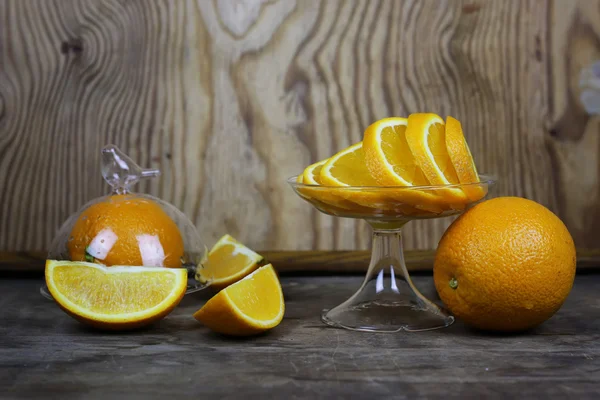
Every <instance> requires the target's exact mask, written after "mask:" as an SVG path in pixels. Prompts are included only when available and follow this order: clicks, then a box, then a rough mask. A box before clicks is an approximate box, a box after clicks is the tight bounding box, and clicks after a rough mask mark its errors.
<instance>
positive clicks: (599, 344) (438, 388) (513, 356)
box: [0, 274, 600, 399]
mask: <svg viewBox="0 0 600 400" xmlns="http://www.w3.org/2000/svg"><path fill="white" fill-rule="evenodd" d="M360 281H361V278H360V277H358V276H344V277H323V276H321V277H283V278H282V284H283V289H284V293H285V296H286V307H287V309H286V315H285V318H284V320H283V322H282V323H281V325H279V326H278V327H277V328H275V329H274V330H272V331H271V332H269V333H267V334H265V335H262V336H259V337H254V338H250V339H230V338H226V337H222V336H219V335H216V334H213V333H211V332H209V331H208V330H207V329H205V328H204V327H203V326H201V325H200V324H199V323H197V322H196V321H195V320H194V319H193V318H192V313H193V312H194V311H195V310H196V309H198V308H199V307H200V306H201V305H202V304H203V303H204V302H205V301H206V299H207V293H196V294H192V295H188V296H186V297H185V298H184V300H183V302H182V304H181V305H180V306H179V307H178V308H177V309H176V310H175V311H174V312H173V313H172V314H171V315H169V316H168V317H167V318H166V319H165V320H163V321H162V322H160V323H159V324H158V325H155V326H153V327H151V328H149V329H146V330H143V331H137V332H130V333H121V334H118V333H105V332H99V331H94V330H90V329H88V328H86V327H84V326H82V325H80V324H79V323H77V322H75V321H74V320H72V319H71V318H70V317H68V316H67V315H66V314H64V313H63V312H62V311H61V310H60V309H59V308H58V307H57V306H56V305H55V304H54V303H53V302H51V301H49V300H46V299H44V298H42V297H41V296H40V295H39V293H38V288H39V286H40V284H41V283H42V281H41V280H39V279H6V278H5V279H2V280H0V293H2V296H0V393H1V395H0V396H1V397H2V398H6V397H9V398H38V397H39V398H50V399H52V398H57V399H58V398H59V399H80V398H85V399H96V398H101V399H109V398H125V397H126V398H128V399H136V398H140V399H154V398H156V399H159V398H171V399H175V398H188V397H190V398H191V397H193V398H196V399H198V398H202V397H201V396H202V395H210V396H211V397H210V398H240V397H243V398H245V399H254V398H269V399H271V398H285V399H292V398H311V399H316V398H324V399H325V398H326V399H335V398H369V399H375V398H398V399H402V398H410V399H412V398H482V397H490V398H515V397H519V398H530V397H537V398H565V397H572V398H578V399H582V398H594V397H595V398H598V396H600V296H598V293H599V292H600V274H583V275H579V276H578V277H577V279H576V282H575V286H574V288H573V291H572V293H571V295H570V296H569V298H568V300H567V302H566V304H565V305H564V306H563V308H562V309H561V310H560V311H559V313H558V314H557V315H555V316H554V317H553V318H552V319H550V320H549V321H547V322H546V323H545V324H543V325H542V326H541V327H539V328H537V329H536V330H535V331H533V332H529V333H527V334H520V335H492V334H484V333H480V332H475V331H472V330H469V329H467V328H466V327H465V326H464V325H463V324H462V323H460V322H457V323H455V324H454V325H453V326H451V327H450V328H447V329H442V330H437V331H430V332H420V333H395V334H373V333H360V332H350V331H345V330H339V329H333V328H329V327H326V326H325V325H323V324H322V323H321V322H320V320H319V313H320V311H321V309H322V308H324V307H330V306H333V305H337V304H338V303H340V302H341V301H342V300H344V299H345V298H346V297H348V296H349V295H350V294H351V293H352V292H353V291H354V290H355V289H356V287H357V286H358V285H359V283H360ZM415 281H416V284H417V286H418V287H419V288H420V289H421V290H422V291H423V292H424V293H425V294H426V295H429V296H432V297H434V290H433V285H432V280H431V277H430V276H419V277H416V278H415Z"/></svg>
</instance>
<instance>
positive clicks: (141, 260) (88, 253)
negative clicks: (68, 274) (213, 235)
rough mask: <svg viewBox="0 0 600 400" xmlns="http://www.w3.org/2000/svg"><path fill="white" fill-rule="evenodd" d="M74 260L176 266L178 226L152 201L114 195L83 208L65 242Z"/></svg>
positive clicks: (178, 264) (179, 247)
mask: <svg viewBox="0 0 600 400" xmlns="http://www.w3.org/2000/svg"><path fill="white" fill-rule="evenodd" d="M67 248H68V250H69V255H70V257H71V260H73V261H94V262H99V263H101V264H104V265H107V266H111V265H138V266H146V267H151V266H157V267H169V268H178V267H181V257H182V256H183V250H184V249H183V239H182V237H181V233H180V232H179V228H178V227H177V225H176V224H175V222H174V221H173V220H172V219H171V217H169V216H168V215H167V214H166V213H165V212H164V211H163V209H162V208H161V207H160V206H159V205H158V204H157V203H156V202H154V201H152V200H150V199H146V198H143V197H138V196H135V195H113V196H110V197H108V198H106V199H105V200H103V201H101V202H100V203H96V204H93V205H91V206H90V207H88V208H87V209H86V210H84V211H83V212H82V213H81V215H80V216H79V217H78V219H77V221H76V222H75V225H74V226H73V229H72V230H71V234H70V236H69V240H68V242H67Z"/></svg>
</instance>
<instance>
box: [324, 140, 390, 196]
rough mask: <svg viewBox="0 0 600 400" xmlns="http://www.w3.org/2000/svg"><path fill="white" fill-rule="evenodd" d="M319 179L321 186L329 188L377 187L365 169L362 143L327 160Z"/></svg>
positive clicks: (377, 184)
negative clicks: (329, 186) (324, 185)
mask: <svg viewBox="0 0 600 400" xmlns="http://www.w3.org/2000/svg"><path fill="white" fill-rule="evenodd" d="M319 178H320V180H321V182H323V184H326V185H331V186H379V183H377V181H376V180H375V179H374V178H373V176H372V175H371V173H370V172H369V169H368V168H367V165H366V161H365V152H364V149H363V144H362V142H358V143H356V144H354V145H352V146H350V147H347V148H345V149H344V150H342V151H340V152H339V153H337V154H336V155H334V156H333V157H331V158H330V159H329V160H327V162H326V163H325V165H323V167H322V168H321V172H320V174H319Z"/></svg>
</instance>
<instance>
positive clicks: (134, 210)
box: [42, 145, 210, 297]
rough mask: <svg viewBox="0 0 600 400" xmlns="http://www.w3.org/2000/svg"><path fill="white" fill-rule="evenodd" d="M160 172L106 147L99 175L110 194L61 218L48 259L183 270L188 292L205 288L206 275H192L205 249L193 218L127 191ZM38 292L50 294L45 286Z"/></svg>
mask: <svg viewBox="0 0 600 400" xmlns="http://www.w3.org/2000/svg"><path fill="white" fill-rule="evenodd" d="M159 174H160V172H159V171H158V170H156V169H142V168H140V167H139V166H138V165H137V164H136V163H134V162H133V161H132V160H131V159H130V158H129V157H127V156H126V155H125V154H124V153H122V152H121V151H120V150H119V149H118V148H117V147H115V146H113V145H109V146H106V147H104V148H103V149H102V175H103V177H104V180H105V181H106V182H107V183H108V184H109V185H110V186H111V187H112V189H113V190H112V193H111V194H109V195H107V196H103V197H100V198H97V199H94V200H92V201H90V202H89V203H87V204H85V205H84V206H82V207H81V208H80V209H79V210H78V211H77V212H76V213H74V214H73V215H71V216H70V217H69V218H68V219H67V220H66V221H65V222H64V224H63V225H62V226H61V228H60V229H59V231H58V233H57V235H56V237H55V238H54V240H53V241H52V244H51V246H50V250H49V253H48V259H50V260H68V261H86V262H93V263H99V264H103V265H106V266H113V265H126V266H129V265H130V266H144V267H158V268H186V269H187V270H188V290H187V293H191V292H195V291H198V290H201V289H204V288H205V287H207V286H208V285H209V284H210V279H209V280H206V278H205V277H203V278H202V279H201V280H197V279H196V277H199V276H200V275H199V274H198V272H199V270H200V269H201V268H202V264H203V261H204V260H205V257H206V254H207V248H206V246H205V245H204V243H203V242H202V240H201V238H200V235H199V234H198V231H197V230H196V227H195V226H194V224H193V223H192V221H190V219H189V218H188V217H186V216H185V214H183V213H182V212H181V211H179V210H178V209H177V208H176V207H175V206H173V205H172V204H170V203H167V202H165V201H163V200H161V199H159V198H156V197H154V196H150V195H148V194H140V193H132V192H131V191H130V187H131V186H132V185H134V184H135V183H137V182H138V181H139V180H140V179H143V178H149V177H155V176H158V175H159ZM42 294H44V295H45V296H46V297H50V295H49V293H48V291H47V290H46V288H45V287H44V288H42Z"/></svg>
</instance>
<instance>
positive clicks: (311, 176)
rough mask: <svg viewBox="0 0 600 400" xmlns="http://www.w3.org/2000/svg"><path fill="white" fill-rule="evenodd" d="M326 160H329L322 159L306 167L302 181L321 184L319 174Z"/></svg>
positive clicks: (308, 183) (309, 183)
mask: <svg viewBox="0 0 600 400" xmlns="http://www.w3.org/2000/svg"><path fill="white" fill-rule="evenodd" d="M326 162H327V160H321V161H319V162H316V163H314V164H311V165H309V166H308V167H306V168H305V169H304V172H303V173H302V182H303V183H305V184H307V185H320V184H321V179H320V178H319V174H320V173H321V168H322V167H323V165H325V163H326Z"/></svg>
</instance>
